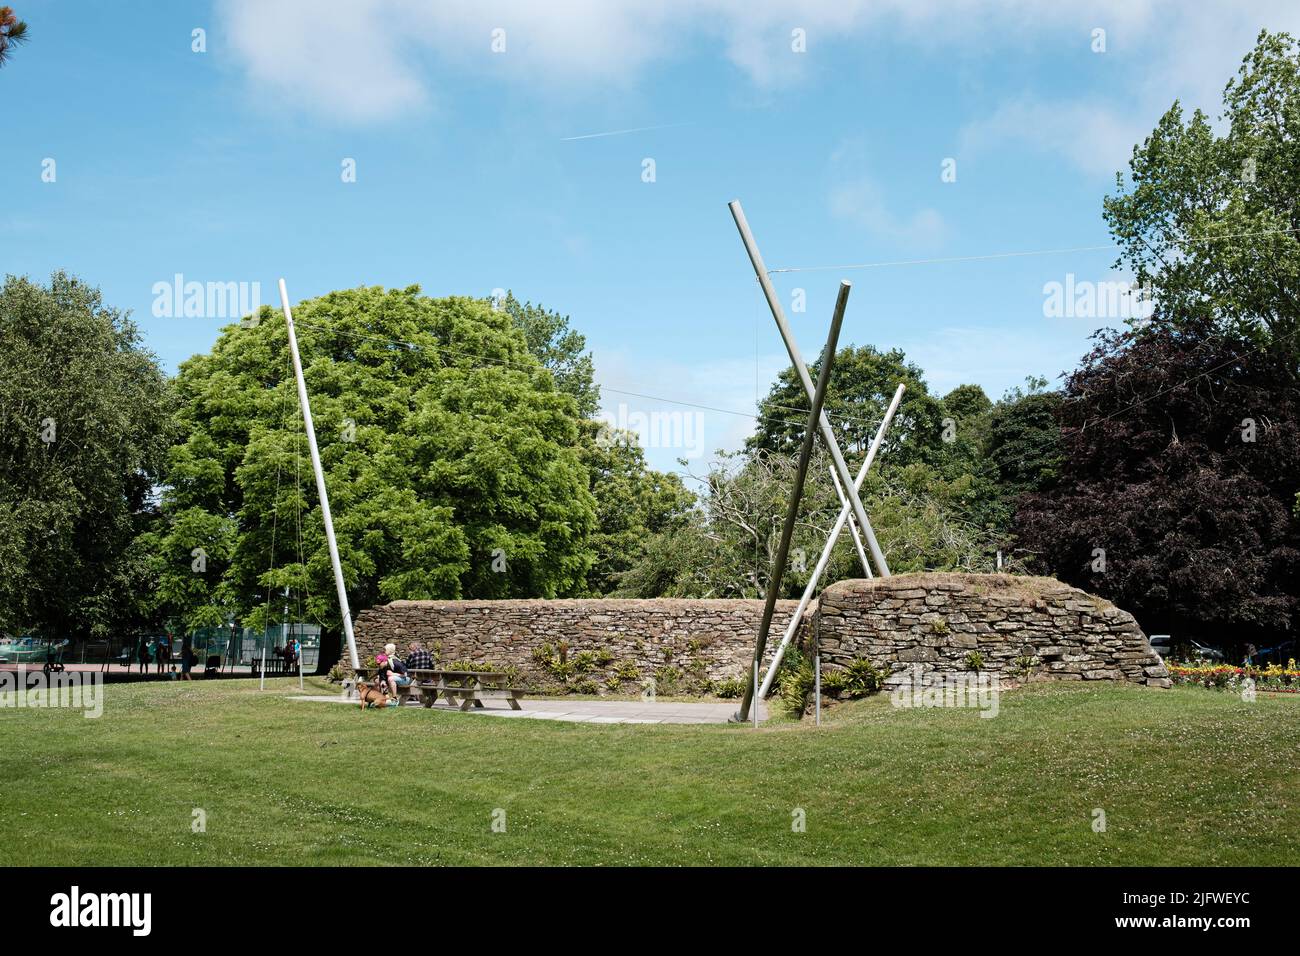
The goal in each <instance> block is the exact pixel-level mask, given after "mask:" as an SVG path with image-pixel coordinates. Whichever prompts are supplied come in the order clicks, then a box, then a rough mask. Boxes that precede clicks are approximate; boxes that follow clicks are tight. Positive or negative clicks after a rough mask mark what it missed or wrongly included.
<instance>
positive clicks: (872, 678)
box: [822, 657, 889, 697]
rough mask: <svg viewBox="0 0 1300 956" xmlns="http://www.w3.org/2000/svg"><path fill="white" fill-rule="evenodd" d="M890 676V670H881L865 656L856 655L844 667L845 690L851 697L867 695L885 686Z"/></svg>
mask: <svg viewBox="0 0 1300 956" xmlns="http://www.w3.org/2000/svg"><path fill="white" fill-rule="evenodd" d="M822 676H823V677H824V676H825V675H822ZM888 676H889V672H888V671H884V670H881V669H880V668H878V667H877V666H876V665H875V664H873V663H871V661H869V660H867V659H866V658H865V657H855V658H854V659H853V660H851V661H849V665H848V666H847V667H846V668H844V691H845V693H847V694H848V695H849V696H850V697H866V696H867V695H868V694H874V693H876V692H877V691H879V690H880V688H882V687H884V686H885V678H886V677H888Z"/></svg>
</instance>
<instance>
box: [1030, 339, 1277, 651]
mask: <svg viewBox="0 0 1300 956" xmlns="http://www.w3.org/2000/svg"><path fill="white" fill-rule="evenodd" d="M1058 415H1059V418H1060V421H1061V424H1062V438H1061V447H1062V450H1063V453H1064V455H1063V458H1062V460H1061V462H1060V465H1059V467H1058V468H1057V473H1058V474H1057V478H1056V481H1055V484H1054V486H1053V487H1051V488H1050V489H1048V490H1046V491H1041V492H1033V493H1030V494H1027V495H1025V496H1024V497H1023V498H1022V499H1021V502H1022V504H1021V508H1020V510H1019V512H1018V513H1017V516H1016V525H1017V531H1018V532H1019V536H1020V541H1021V544H1022V546H1024V547H1025V548H1027V549H1029V550H1030V551H1032V552H1033V553H1034V554H1035V555H1036V557H1037V562H1038V566H1039V567H1040V569H1043V570H1046V571H1049V572H1052V573H1055V574H1057V575H1059V576H1060V577H1061V578H1063V579H1064V580H1066V581H1068V582H1070V583H1071V584H1076V585H1078V586H1079V587H1082V588H1085V589H1086V590H1089V591H1092V592H1095V593H1098V594H1102V595H1104V596H1106V597H1108V598H1111V599H1112V600H1114V601H1116V602H1117V603H1119V604H1120V605H1121V606H1122V607H1125V608H1127V609H1129V610H1131V611H1133V613H1134V614H1135V615H1137V617H1138V619H1139V620H1140V621H1141V622H1142V623H1143V624H1144V625H1146V626H1147V628H1148V629H1149V630H1152V629H1160V630H1170V629H1171V630H1174V631H1178V632H1182V633H1190V634H1199V635H1202V636H1208V637H1210V638H1212V639H1214V640H1215V641H1216V642H1223V643H1228V644H1240V643H1242V642H1244V641H1246V640H1247V639H1249V638H1251V637H1252V636H1253V635H1256V634H1263V633H1267V632H1277V631H1284V630H1288V629H1292V628H1294V625H1295V616H1296V611H1297V604H1298V602H1300V521H1298V520H1297V518H1296V517H1295V515H1294V514H1293V512H1292V503H1293V502H1294V500H1295V496H1296V491H1297V487H1298V486H1300V392H1297V389H1296V388H1295V386H1294V384H1293V383H1292V381H1291V376H1290V370H1289V368H1288V367H1287V363H1285V362H1281V361H1278V360H1277V359H1276V357H1275V356H1271V355H1268V354H1266V353H1262V352H1259V351H1257V350H1255V349H1253V348H1252V341H1251V339H1249V338H1247V337H1246V336H1245V335H1244V334H1237V335H1232V334H1230V333H1229V334H1227V335H1225V333H1224V332H1223V331H1222V330H1221V329H1218V328H1216V325H1215V323H1214V321H1213V320H1212V319H1211V318H1209V317H1204V316H1202V317H1196V316H1187V317H1183V318H1181V319H1180V320H1179V321H1177V322H1157V323H1155V324H1153V325H1152V326H1151V327H1150V328H1148V329H1146V330H1144V331H1141V332H1137V331H1129V332H1125V333H1119V332H1106V333H1102V334H1100V339H1099V343H1098V345H1097V347H1096V349H1094V351H1093V352H1092V353H1091V354H1089V355H1088V356H1087V357H1086V358H1085V359H1084V362H1083V365H1082V366H1081V367H1080V368H1079V369H1078V370H1077V371H1075V372H1074V373H1073V374H1072V375H1070V376H1069V378H1068V379H1067V381H1066V384H1065V389H1064V397H1063V401H1062V402H1061V403H1060V406H1059V409H1058Z"/></svg>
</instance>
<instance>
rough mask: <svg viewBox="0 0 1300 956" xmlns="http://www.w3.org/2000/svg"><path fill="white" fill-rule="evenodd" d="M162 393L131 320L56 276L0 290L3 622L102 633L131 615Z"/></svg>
mask: <svg viewBox="0 0 1300 956" xmlns="http://www.w3.org/2000/svg"><path fill="white" fill-rule="evenodd" d="M170 412H171V394H170V391H169V388H168V384H167V380H166V377H165V376H164V375H163V373H162V372H161V370H160V369H159V368H158V364H157V362H156V360H155V358H154V356H153V355H152V354H151V353H149V352H148V351H146V350H145V349H144V347H143V346H142V344H141V342H140V335H139V332H138V330H137V329H136V327H135V325H134V323H132V322H131V321H130V319H129V317H128V316H127V315H126V314H125V313H122V312H119V311H117V310H115V309H111V308H109V307H107V306H105V305H104V304H103V301H102V299H101V297H100V294H99V291H98V290H97V289H94V288H91V287H90V286H88V285H86V284H85V283H83V282H81V281H80V280H78V279H75V278H73V277H71V276H68V275H66V274H64V273H62V272H56V273H55V274H54V275H53V276H51V278H50V283H49V285H48V286H43V285H39V284H37V283H34V282H32V281H30V280H28V279H25V278H15V277H13V276H10V277H8V278H7V279H6V280H5V283H4V287H3V289H0V628H3V629H8V630H13V631H33V632H37V633H40V634H43V635H46V636H49V637H67V636H89V635H93V636H95V637H106V636H109V635H112V634H115V633H118V632H120V631H121V630H123V629H126V628H129V627H130V626H131V625H132V624H133V623H140V615H141V613H142V608H141V605H140V603H139V599H140V598H141V597H142V595H143V594H145V593H147V591H148V589H149V579H148V572H147V567H146V563H145V561H144V556H143V554H142V553H141V552H140V551H139V550H138V549H136V548H133V546H132V545H133V541H134V539H135V538H136V536H137V535H138V534H140V533H141V532H143V531H144V530H145V529H146V528H147V527H148V525H149V523H150V522H151V520H153V519H154V518H155V517H156V512H155V509H154V508H153V505H152V498H151V490H152V486H153V482H154V480H155V477H156V476H157V474H158V472H159V469H160V467H161V465H162V462H163V457H164V454H165V451H166V448H167V444H168V440H169V436H170V434H171V432H170V422H169V416H170Z"/></svg>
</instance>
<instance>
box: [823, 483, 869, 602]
mask: <svg viewBox="0 0 1300 956" xmlns="http://www.w3.org/2000/svg"><path fill="white" fill-rule="evenodd" d="M831 481H833V482H835V493H836V494H837V495H839V496H840V509H841V510H843V509H845V508H847V507H848V506H849V499H848V498H846V497H845V496H844V486H843V485H841V484H840V476H839V475H837V474H835V469H834V468H832V469H831ZM849 532H850V533H851V534H852V535H853V546H854V547H855V548H857V549H858V560H859V561H860V562H862V570H863V572H864V573H865V574H866V576H867V577H872V574H871V564H870V563H869V562H868V561H867V552H866V551H864V550H863V548H862V538H860V537H859V536H858V523H857V522H856V521H854V520H853V515H852V514H850V515H849Z"/></svg>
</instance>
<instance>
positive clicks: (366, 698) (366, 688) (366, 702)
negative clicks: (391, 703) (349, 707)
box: [357, 681, 388, 710]
mask: <svg viewBox="0 0 1300 956" xmlns="http://www.w3.org/2000/svg"><path fill="white" fill-rule="evenodd" d="M357 696H358V697H360V698H361V701H360V703H361V709H362V710H365V709H366V708H367V707H387V706H388V694H387V693H386V692H385V691H382V690H380V689H379V688H377V687H374V686H372V685H370V684H367V683H366V682H365V681H361V682H360V683H358V684H357Z"/></svg>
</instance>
